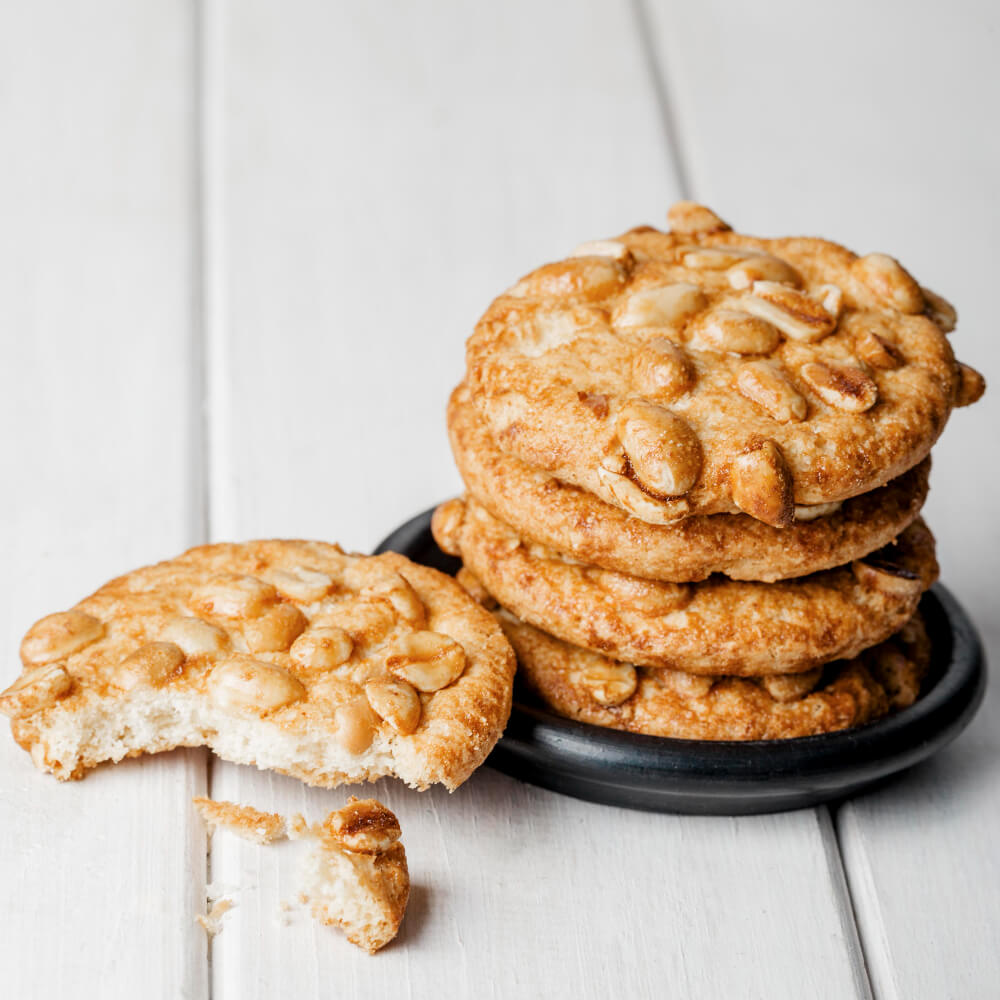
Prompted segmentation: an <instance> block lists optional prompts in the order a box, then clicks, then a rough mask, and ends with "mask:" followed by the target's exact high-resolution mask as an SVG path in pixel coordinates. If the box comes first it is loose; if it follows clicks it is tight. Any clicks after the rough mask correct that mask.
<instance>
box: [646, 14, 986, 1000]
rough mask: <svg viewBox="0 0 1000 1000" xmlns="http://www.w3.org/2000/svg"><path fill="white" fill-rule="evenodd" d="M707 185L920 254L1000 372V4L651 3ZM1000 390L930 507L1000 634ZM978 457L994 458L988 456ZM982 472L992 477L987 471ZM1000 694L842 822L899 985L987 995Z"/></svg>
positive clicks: (967, 425) (948, 573) (746, 203)
mask: <svg viewBox="0 0 1000 1000" xmlns="http://www.w3.org/2000/svg"><path fill="white" fill-rule="evenodd" d="M648 13H649V20H650V24H651V26H652V30H653V38H654V42H655V47H656V49H657V53H658V56H659V58H660V66H661V70H662V72H663V74H664V76H665V78H666V79H667V80H668V81H669V85H670V89H671V94H672V95H673V97H674V100H675V103H674V104H673V106H672V111H673V114H674V117H675V120H676V121H677V123H678V128H679V132H680V134H681V136H682V137H683V140H684V144H685V148H686V149H688V150H690V151H691V167H692V170H691V172H692V175H693V177H694V178H695V182H696V183H695V190H696V194H698V195H699V196H701V197H704V198H706V199H709V200H711V201H712V203H713V204H715V205H717V206H718V207H719V209H720V211H722V212H723V214H725V215H726V216H728V217H731V221H732V222H733V223H734V224H737V225H740V226H743V227H745V228H749V229H751V230H756V231H765V232H783V231H788V232H797V231H811V232H812V231H815V232H822V233H825V234H829V235H832V236H833V237H834V238H839V239H841V240H842V241H843V242H845V243H847V244H848V245H849V246H852V247H854V248H856V249H858V250H859V251H860V252H866V251H870V250H885V251H888V252H890V253H893V254H894V255H896V256H898V257H900V258H901V259H902V260H903V262H904V263H905V264H906V265H907V266H908V267H910V268H911V269H912V270H913V271H914V273H915V274H916V275H917V276H918V277H919V278H920V280H922V281H923V282H925V283H926V284H928V285H930V286H931V287H932V288H935V289H937V290H939V291H941V292H943V293H944V294H945V295H946V296H947V297H948V298H949V299H952V300H953V301H954V302H956V303H957V305H958V307H959V312H960V324H959V328H958V330H957V331H956V332H955V334H953V341H954V344H955V348H956V351H957V353H958V354H959V356H960V357H961V358H962V359H963V360H965V361H968V362H970V363H971V364H974V365H976V366H977V367H979V368H981V369H982V370H984V371H986V372H990V371H991V370H996V366H997V364H998V363H1000V351H998V348H997V341H996V337H995V335H994V333H993V329H994V326H995V320H994V314H995V303H994V294H993V287H994V284H995V280H994V270H995V264H994V261H995V256H996V255H995V241H996V236H995V234H996V231H997V227H998V225H1000V205H998V204H997V201H996V199H995V198H992V197H990V195H989V192H991V191H992V187H993V184H994V181H995V178H996V176H997V174H998V172H1000V136H998V134H997V132H996V130H995V129H991V128H989V127H984V126H985V123H986V122H990V121H994V120H996V118H997V114H998V112H1000V92H998V89H997V75H996V61H995V53H994V40H995V38H996V37H997V34H998V32H1000V11H998V9H997V8H996V6H995V5H990V4H986V3H981V2H975V0H965V2H960V3H956V4H952V5H950V6H949V8H948V12H947V16H946V17H941V16H940V11H938V10H935V9H932V8H929V7H922V6H920V5H913V4H906V3H903V2H892V3H883V4H868V3H863V2H860V0H853V2H849V3H843V4H840V5H838V7H837V11H836V16H835V17H834V16H830V14H829V12H824V13H823V15H822V17H821V15H820V12H819V9H818V8H815V9H813V8H803V6H802V5H801V4H795V3H792V2H791V0H779V2H775V3H772V4H770V5H768V6H767V8H766V9H765V8H761V7H759V6H758V7H752V8H751V7H749V6H742V5H737V4H727V3H723V2H719V0H711V2H707V3H702V4H696V5H694V4H683V3H677V2H674V3H669V4H663V5H654V4H650V5H649V11H648ZM998 426H1000V399H998V397H997V394H996V392H995V390H994V391H993V392H992V393H989V394H987V396H986V398H985V399H984V400H983V401H982V402H981V403H979V404H977V406H976V407H975V408H974V409H972V410H969V411H963V412H960V413H957V414H956V415H955V416H954V417H953V418H952V423H951V426H950V427H949V429H948V430H947V432H946V433H945V435H944V437H943V439H942V440H941V442H940V443H939V444H938V446H937V447H936V448H935V450H934V474H933V489H932V491H931V497H930V500H929V502H928V504H927V518H928V521H929V523H930V524H931V526H932V527H933V529H934V531H935V533H936V534H937V537H938V554H939V558H940V561H941V565H942V578H943V579H944V581H945V582H946V583H947V585H948V586H949V587H951V588H952V589H953V590H954V591H955V593H956V594H957V596H958V597H959V598H960V599H961V600H962V601H963V603H964V604H965V605H966V607H967V608H968V609H969V611H970V612H971V613H972V616H973V618H974V619H975V620H977V621H978V622H979V623H980V625H981V626H982V627H983V629H984V637H985V639H986V643H987V648H988V656H989V657H991V658H993V659H996V656H997V653H998V652H1000V629H998V627H997V624H996V606H997V602H996V596H995V594H996V590H995V587H994V583H993V579H992V577H993V566H992V562H991V560H989V559H985V558H983V554H984V553H993V552H996V551H998V550H1000V524H998V522H997V519H996V517H995V516H994V510H993V508H994V498H995V497H996V496H997V493H998V490H1000V471H998V469H997V466H996V463H995V462H992V461H983V459H984V458H985V457H986V456H991V455H993V454H995V453H996V441H995V437H996V428H997V427H998ZM973 470H974V471H973ZM972 480H974V485H972ZM998 710H1000V696H998V694H997V692H996V691H993V692H992V694H991V695H990V697H989V698H988V700H987V703H986V705H985V706H984V708H983V710H982V712H981V714H980V717H979V719H978V721H977V722H976V723H975V724H974V725H973V726H972V728H971V729H970V731H969V732H968V733H967V734H966V735H964V736H963V737H961V738H960V740H959V741H958V742H957V743H956V744H955V745H954V746H952V747H951V748H949V749H948V750H946V751H945V752H943V753H942V754H941V755H940V757H939V758H938V759H936V760H935V761H933V762H931V763H929V764H927V765H925V766H923V767H921V768H918V769H917V770H915V771H914V772H912V773H911V774H909V775H907V776H906V777H905V778H904V779H903V780H901V781H899V782H897V783H896V784H894V785H893V786H892V787H891V788H888V789H886V790H884V791H881V792H879V793H877V794H872V795H868V796H864V797H862V798H860V799H857V800H855V801H854V802H852V803H850V804H849V805H847V806H845V807H844V808H843V809H842V810H841V811H840V813H839V817H838V826H839V832H840V838H841V843H842V847H843V852H844V857H845V860H846V863H847V869H848V875H849V880H850V885H851V889H852V892H853V895H854V904H855V908H856V910H857V914H858V920H859V924H860V927H861V930H862V932H863V941H864V946H865V952H866V955H867V959H868V963H869V968H870V971H871V975H872V980H873V985H874V987H875V991H876V994H877V995H878V996H879V997H886V998H889V997H911V996H941V997H945V996H948V997H951V996H955V997H964V996H986V995H989V994H990V993H992V992H993V991H994V990H995V988H996V982H997V980H998V978H1000V954H998V952H997V949H996V948H995V947H994V943H995V942H994V938H995V930H996V927H997V926H998V925H1000V898H998V896H997V893H996V891H995V887H996V885H997V884H998V881H1000V858H998V855H997V851H996V845H995V837H994V835H993V829H994V828H995V827H996V825H997V822H998V820H1000V764H998V760H1000V737H998V735H997V732H996V726H995V725H994V724H993V722H992V721H991V720H993V719H995V718H996V713H997V711H998Z"/></svg>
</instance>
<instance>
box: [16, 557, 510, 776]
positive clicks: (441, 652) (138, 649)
mask: <svg viewBox="0 0 1000 1000" xmlns="http://www.w3.org/2000/svg"><path fill="white" fill-rule="evenodd" d="M21 659H22V661H23V663H24V670H23V672H22V674H21V676H20V678H19V679H18V680H17V681H15V682H14V684H12V685H11V686H10V687H9V688H8V689H7V690H6V691H5V692H4V693H3V694H2V695H0V710H2V711H4V712H5V713H6V714H7V715H9V716H11V719H12V722H11V729H12V732H13V734H14V738H15V739H16V740H17V742H18V743H19V744H20V745H21V746H22V747H23V748H24V749H25V750H28V751H29V752H30V753H31V756H32V759H33V760H34V762H35V764H36V765H37V766H38V767H39V768H41V769H42V770H44V771H49V772H51V773H52V774H54V775H56V776H57V777H59V778H62V779H67V778H78V777H81V776H82V775H83V773H84V772H85V771H86V770H87V769H89V768H92V767H94V766H96V765H97V764H99V763H101V762H102V761H118V760H121V759H122V758H123V757H126V756H134V755H137V754H141V753H156V752H158V751H160V750H169V749H172V748H173V747H177V746H203V745H204V746H208V747H210V748H211V749H212V750H214V751H215V753H217V754H218V755H219V756H220V757H223V758H225V759H226V760H230V761H234V762H236V763H240V764H256V765H257V766H258V767H260V768H269V769H273V770H276V771H280V772H282V773H285V774H290V775H292V776H294V777H297V778H300V779H301V780H303V781H305V782H308V783H309V784H312V785H321V786H326V787H329V786H334V785H339V784H342V783H344V782H356V781H373V780H375V779H376V778H379V777H381V776H383V775H388V774H394V775H396V776H397V777H399V778H401V779H402V780H403V781H405V782H406V783H407V784H409V785H412V786H413V787H415V788H426V787H427V786H429V785H431V784H434V783H436V782H440V783H442V784H444V785H446V786H447V787H448V788H455V787H456V786H458V785H459V784H461V783H462V782H463V781H464V780H465V779H466V778H467V777H468V776H469V775H470V774H471V773H472V771H473V770H474V769H475V768H476V767H478V766H479V764H480V763H482V761H483V760H484V759H485V757H486V755H487V754H488V753H489V751H490V750H491V749H492V748H493V745H494V744H495V743H496V741H497V739H498V738H499V736H500V733H501V732H502V731H503V727H504V725H505V723H506V721H507V717H508V714H509V712H510V697H511V684H512V678H513V672H514V660H513V654H512V652H511V650H510V647H509V646H508V644H507V641H506V640H505V639H504V637H503V634H502V633H501V631H500V629H499V628H498V626H497V625H496V622H495V621H494V620H493V619H492V617H491V616H490V615H489V614H488V613H487V612H486V611H484V610H483V609H482V608H481V607H479V606H478V605H477V604H476V603H475V602H474V601H473V600H471V599H470V598H469V597H468V595H467V594H466V593H465V592H464V591H463V590H462V588H461V587H460V586H459V585H458V584H457V583H455V582H454V580H452V579H451V578H449V577H447V576H445V575H444V574H441V573H438V572H437V571H435V570H432V569H428V568H427V567H424V566H417V565H415V564H413V563H411V562H410V561H409V560H407V559H404V558H403V557H402V556H398V555H395V554H386V555H381V556H376V557H370V556H355V555H348V554H345V553H344V552H343V551H342V550H341V549H340V548H339V547H338V546H336V545H329V544H325V543H322V542H306V541H257V542H247V543H245V544H221V545H206V546H202V547H201V548H196V549H192V550H191V551H190V552H187V553H185V554H184V555H182V556H180V557H178V558H176V559H172V560H170V561H169V562H163V563H159V564H158V565H155V566H148V567H146V568H144V569H139V570H136V571H135V572H133V573H129V574H127V575H126V576H123V577H120V578H118V579H116V580H112V581H111V582H110V583H108V584H106V585H105V586H103V587H101V589H100V590H98V591H97V592H96V593H95V594H93V595H92V596H91V597H88V598H86V599H85V600H83V601H81V602H80V603H79V604H78V605H76V607H75V608H73V609H72V610H70V611H65V612H59V613H57V614H54V615H49V616H48V617H46V618H43V619H42V620H41V621H39V622H37V623H36V624H35V625H33V626H32V627H31V629H30V630H29V631H28V633H27V635H26V636H25V637H24V641H23V642H22V644H21Z"/></svg>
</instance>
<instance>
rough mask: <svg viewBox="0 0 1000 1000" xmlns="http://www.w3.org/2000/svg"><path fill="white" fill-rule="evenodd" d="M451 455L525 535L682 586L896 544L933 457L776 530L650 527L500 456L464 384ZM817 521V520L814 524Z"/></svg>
mask: <svg viewBox="0 0 1000 1000" xmlns="http://www.w3.org/2000/svg"><path fill="white" fill-rule="evenodd" d="M448 428H449V432H450V435H451V444H452V451H453V452H454V454H455V461H456V462H457V464H458V469H459V472H461V474H462V478H463V479H464V480H465V484H466V486H467V487H468V489H469V492H470V493H471V494H472V495H473V496H474V497H475V498H476V499H477V500H478V501H479V502H480V503H481V504H482V505H483V506H485V507H486V508H487V509H488V510H489V511H490V512H491V513H492V514H493V515H495V516H496V517H497V518H499V519H500V520H501V521H503V522H505V523H506V524H509V525H510V526H511V527H512V528H514V530H515V531H517V532H518V534H520V535H521V537H522V538H524V539H526V540H528V541H532V542H536V543H538V544H539V545H545V546H548V547H549V548H553V549H557V550H558V551H560V552H565V553H567V554H568V555H571V556H573V558H575V559H579V560H580V561H581V562H587V563H593V564H595V565H597V566H603V567H604V568H605V569H611V570H617V571H618V572H620V573H630V574H632V575H633V576H644V577H649V578H650V579H654V580H673V581H677V582H679V583H684V582H693V581H697V580H704V579H705V578H706V577H707V576H709V575H710V574H712V573H724V574H725V575H726V576H728V577H730V578H731V579H734V580H765V581H772V580H782V579H787V578H789V577H795V576H805V575H806V574H808V573H816V572H818V571H819V570H823V569H830V568H831V567H834V566H843V565H844V564H845V563H849V562H850V561H851V560H852V559H857V558H859V557H860V556H863V555H866V554H867V553H869V552H872V551H874V550H875V549H879V548H881V547H882V546H883V545H887V544H888V543H889V542H891V541H892V540H893V539H894V538H895V537H896V536H897V535H898V534H899V533H900V532H901V531H902V530H903V529H904V528H905V527H907V525H909V524H911V523H912V522H913V521H914V520H915V519H916V517H917V515H918V514H919V513H920V508H921V507H922V506H923V503H924V500H925V499H926V497H927V477H928V473H929V471H930V459H929V458H927V459H924V461H923V462H921V463H920V464H919V465H918V466H917V467H916V468H914V469H911V470H910V471H909V472H906V473H904V474H903V475H902V476H900V477H899V478H898V479H894V480H893V481H892V482H891V483H888V484H887V485H885V486H883V487H881V488H879V489H876V490H873V491H872V492H871V493H864V494H862V495H861V496H859V497H854V498H852V499H850V500H845V501H844V502H843V503H842V504H834V505H832V507H833V508H835V509H832V510H831V511H829V512H827V513H825V514H823V516H818V517H817V516H812V515H814V514H815V513H816V508H814V507H813V508H804V509H803V508H799V516H798V518H797V520H796V522H795V523H794V524H793V525H791V526H790V527H788V528H774V527H772V526H771V525H769V524H765V523H764V522H763V521H758V520H757V519H756V518H752V517H749V516H747V515H746V514H713V515H711V516H708V517H688V518H685V519H684V520H683V521H678V522H676V523H674V524H669V525H662V524H649V523H647V522H646V521H642V520H640V519H639V518H636V517H631V516H630V515H629V514H627V513H626V512H625V511H623V510H622V509H621V508H619V507H614V506H612V505H611V504H607V503H605V502H604V501H603V500H600V499H599V498H598V497H596V496H594V495H593V494H592V493H588V492H587V491H586V490H583V489H580V487H578V486H571V485H569V484H568V483H562V482H560V481H559V480H558V479H556V478H555V477H554V476H550V475H548V474H547V473H545V472H542V471H540V470H538V469H533V468H531V467H530V466H528V465H526V464H525V463H524V462H522V461H521V460H520V459H518V458H515V457H514V456H513V455H508V454H505V453H504V452H502V451H500V450H499V449H498V448H497V447H496V446H495V445H494V444H493V443H492V441H491V440H490V438H489V435H488V434H487V433H486V430H485V427H484V426H483V423H482V421H481V420H480V419H479V417H478V415H477V414H476V412H475V409H474V407H473V406H472V405H471V402H470V400H469V398H468V390H467V389H466V388H465V387H464V386H459V387H458V389H456V390H455V392H454V393H453V394H452V397H451V402H450V404H449V407H448ZM807 518H808V519H807Z"/></svg>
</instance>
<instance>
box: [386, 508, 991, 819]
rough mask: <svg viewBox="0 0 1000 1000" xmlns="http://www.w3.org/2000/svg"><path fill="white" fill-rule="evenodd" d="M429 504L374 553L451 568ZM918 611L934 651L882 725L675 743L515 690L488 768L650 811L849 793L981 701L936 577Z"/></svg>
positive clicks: (946, 738)
mask: <svg viewBox="0 0 1000 1000" xmlns="http://www.w3.org/2000/svg"><path fill="white" fill-rule="evenodd" d="M430 522H431V511H429V510H428V511H424V513H422V514H418V515H417V516H416V517H414V518H412V519H411V520H409V521H407V522H406V523H405V524H403V525H401V526H400V527H399V528H397V529H396V530H395V531H394V532H393V533H392V534H391V535H389V537H388V538H386V539H385V540H384V541H383V542H382V543H381V544H380V545H379V547H378V548H377V549H376V552H385V551H393V552H400V553H402V554H403V555H405V556H408V557H409V558H410V559H412V560H414V562H418V563H423V564H424V565H427V566H434V567H436V568H437V569H440V570H444V571H445V572H447V573H454V572H455V571H456V570H457V568H458V565H459V563H458V560H457V559H453V558H451V557H450V556H447V555H445V554H444V553H443V552H441V550H440V549H439V548H438V547H437V545H436V544H435V542H434V539H433V538H432V537H431V531H430ZM920 610H921V612H922V613H923V615H924V618H925V621H926V623H927V629H928V632H929V633H930V636H931V640H932V642H933V646H934V653H933V660H932V663H931V670H930V673H929V674H928V677H927V680H926V682H925V685H924V693H923V694H921V696H920V698H919V699H918V700H917V702H916V703H915V704H914V705H911V706H910V707H909V708H907V709H904V710H903V711H901V712H898V713H896V714H895V715H891V716H889V717H888V718H885V719H882V720H880V721H878V722H873V723H870V724H869V725H867V726H861V727H859V728H857V729H849V730H846V731H844V732H839V733H828V734H825V735H823V736H805V737H801V738H799V739H792V740H759V741H754V742H728V741H727V742H713V741H708V740H675V739H665V738H662V737H658V736H638V735H634V734H632V733H623V732H618V731H617V730H614V729H603V728H601V727H599V726H590V725H586V724H584V723H581V722H572V721H570V720H568V719H563V718H560V717H559V716H557V715H553V714H552V713H551V712H550V711H548V710H547V709H546V708H544V707H542V706H541V705H539V704H538V703H537V702H533V701H532V699H531V697H530V695H526V693H525V692H523V691H519V690H517V688H516V687H515V691H514V710H513V712H512V713H511V717H510V722H509V723H508V725H507V730H506V732H505V733H504V736H503V739H501V740H500V742H499V743H498V744H497V747H496V749H495V750H494V751H493V753H492V754H491V755H490V758H489V760H488V761H487V763H489V764H490V765H491V766H492V767H494V768H496V769H497V770H499V771H503V772H504V773H505V774H509V775H511V776H512V777H515V778H520V779H521V780H522V781H528V782H531V784H534V785H541V786H542V787H543V788H550V789H552V790H553V791H557V792H562V793H563V794H565V795H572V796H575V797H576V798H578V799H588V800H590V801H591V802H603V803H606V804H608V805H616V806H625V807H627V808H630V809H649V810H655V811H658V812H678V813H714V814H722V815H736V814H747V813H764V812H778V811H780V810H783V809H800V808H803V807H806V806H812V805H816V804H817V803H819V802H828V801H830V800H834V799H841V798H844V797H845V796H848V795H853V794H855V793H857V792H859V791H861V790H862V789H864V788H868V787H870V786H872V785H875V784H876V783H878V782H881V781H884V780H885V779H886V778H889V777H890V776H891V775H894V774H897V773H898V772H900V771H903V770H905V769H906V768H908V767H912V766H913V765H914V764H916V763H918V762H919V761H922V760H924V759H925V758H927V757H929V756H930V755H931V754H933V753H936V752H937V751H938V750H940V749H941V748H942V747H943V746H945V745H946V744H948V743H950V742H951V741H952V740H953V739H954V738H955V737H956V736H957V735H958V734H959V733H960V732H961V731H962V730H963V729H964V728H965V727H966V726H967V725H968V724H969V722H970V720H971V719H972V716H973V715H974V714H975V712H976V709H977V708H978V707H979V704H980V702H981V701H982V699H983V691H984V689H985V686H986V669H985V664H984V662H983V651H982V646H981V645H980V642H979V637H978V635H977V634H976V630H975V628H974V627H973V625H972V622H970V621H969V618H968V616H967V615H966V613H965V611H963V609H962V607H961V606H960V605H959V603H958V602H957V601H956V600H955V598H954V597H952V596H951V594H950V593H949V592H948V591H947V590H946V589H945V588H944V587H943V586H941V585H940V584H937V585H935V586H934V587H933V588H932V589H931V590H930V591H929V592H928V593H927V594H925V595H924V597H923V600H922V601H921V604H920Z"/></svg>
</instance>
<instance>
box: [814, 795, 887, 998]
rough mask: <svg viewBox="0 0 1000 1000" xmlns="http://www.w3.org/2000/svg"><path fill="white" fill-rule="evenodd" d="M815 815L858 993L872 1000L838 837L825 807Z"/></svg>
mask: <svg viewBox="0 0 1000 1000" xmlns="http://www.w3.org/2000/svg"><path fill="white" fill-rule="evenodd" d="M815 813H816V818H817V821H818V823H819V829H820V837H821V838H822V841H823V850H824V851H825V853H826V863H827V870H828V871H829V873H830V883H831V888H832V889H833V894H834V897H835V899H836V901H837V903H838V906H837V912H838V913H839V914H840V922H841V926H842V928H843V932H844V939H845V941H846V942H847V944H848V946H849V948H850V951H851V955H852V958H853V961H852V965H853V967H854V973H855V979H856V981H857V984H858V991H859V993H862V994H863V995H864V996H866V997H868V998H869V1000H873V998H874V996H875V991H874V986H873V983H872V976H871V969H870V967H869V965H868V954H867V952H866V951H865V947H864V942H863V941H862V938H861V928H860V927H859V925H858V914H857V910H856V909H855V905H854V897H853V896H852V894H851V886H850V881H849V880H848V877H847V866H846V864H845V863H844V852H843V850H842V848H841V844H840V837H839V835H838V833H837V824H836V822H835V821H834V817H833V813H832V811H831V810H830V808H829V807H828V806H825V805H824V806H817V807H816V809H815Z"/></svg>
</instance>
